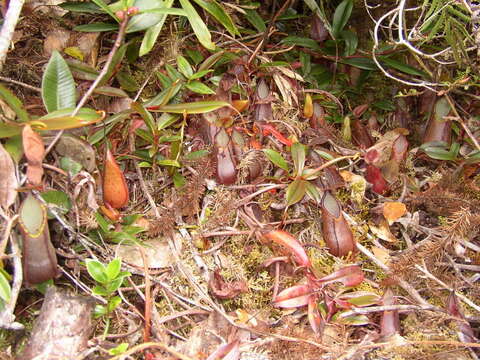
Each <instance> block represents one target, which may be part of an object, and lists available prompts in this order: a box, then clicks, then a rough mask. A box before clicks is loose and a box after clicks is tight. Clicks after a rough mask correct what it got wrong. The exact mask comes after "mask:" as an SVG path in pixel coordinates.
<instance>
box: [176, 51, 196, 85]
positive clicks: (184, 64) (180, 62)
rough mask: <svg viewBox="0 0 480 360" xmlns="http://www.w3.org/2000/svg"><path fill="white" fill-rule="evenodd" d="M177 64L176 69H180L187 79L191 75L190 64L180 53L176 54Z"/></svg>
mask: <svg viewBox="0 0 480 360" xmlns="http://www.w3.org/2000/svg"><path fill="white" fill-rule="evenodd" d="M177 66H178V71H180V72H181V73H182V74H183V76H185V77H186V78H187V79H189V78H190V77H191V76H192V75H193V69H192V66H191V65H190V63H189V62H188V60H187V59H185V58H184V57H183V56H181V55H179V56H177Z"/></svg>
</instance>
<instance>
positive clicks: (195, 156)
mask: <svg viewBox="0 0 480 360" xmlns="http://www.w3.org/2000/svg"><path fill="white" fill-rule="evenodd" d="M208 154H209V151H208V150H197V151H194V152H190V153H188V154H186V155H184V156H183V158H184V159H185V160H198V159H201V158H203V157H205V156H207V155H208Z"/></svg>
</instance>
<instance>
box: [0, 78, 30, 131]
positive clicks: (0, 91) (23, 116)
mask: <svg viewBox="0 0 480 360" xmlns="http://www.w3.org/2000/svg"><path fill="white" fill-rule="evenodd" d="M0 98H1V99H2V100H3V101H5V102H6V103H7V105H8V106H9V107H10V108H11V109H12V110H13V111H14V112H15V114H17V116H18V118H19V120H20V121H22V122H25V121H28V120H30V116H29V115H28V113H27V111H26V110H25V108H24V107H23V104H22V102H21V101H20V99H19V98H18V97H16V96H15V95H14V94H13V93H12V92H11V91H10V90H9V89H7V88H6V87H5V86H3V85H2V84H0ZM11 120H13V119H11ZM0 134H1V132H0Z"/></svg>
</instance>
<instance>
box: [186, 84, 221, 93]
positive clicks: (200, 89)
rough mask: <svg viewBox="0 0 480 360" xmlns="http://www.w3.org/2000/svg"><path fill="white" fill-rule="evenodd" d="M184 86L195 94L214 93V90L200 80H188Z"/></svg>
mask: <svg viewBox="0 0 480 360" xmlns="http://www.w3.org/2000/svg"><path fill="white" fill-rule="evenodd" d="M185 87H186V88H187V89H189V90H191V91H193V92H195V93H197V94H202V95H212V94H215V91H213V90H212V89H210V88H209V87H208V86H207V85H205V84H204V83H202V82H200V81H190V82H189V83H187V84H185Z"/></svg>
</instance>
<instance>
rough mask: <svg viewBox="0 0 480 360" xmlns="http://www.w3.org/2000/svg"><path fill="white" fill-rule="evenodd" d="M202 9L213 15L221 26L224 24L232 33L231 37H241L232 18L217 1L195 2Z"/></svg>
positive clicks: (200, 0)
mask: <svg viewBox="0 0 480 360" xmlns="http://www.w3.org/2000/svg"><path fill="white" fill-rule="evenodd" d="M193 1H195V2H196V3H197V4H198V5H200V6H201V7H202V8H204V9H205V10H207V12H208V13H209V14H210V15H212V16H213V17H214V18H215V19H216V20H217V21H218V22H219V23H220V24H222V25H223V26H224V27H225V29H227V31H228V32H229V33H230V35H232V36H235V35H240V32H239V31H238V29H237V27H236V26H235V24H234V23H233V20H232V18H231V17H230V15H228V13H227V12H225V10H224V9H223V7H222V6H221V5H220V4H219V3H218V2H217V1H215V0H208V1H205V0H193Z"/></svg>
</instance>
